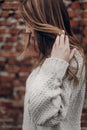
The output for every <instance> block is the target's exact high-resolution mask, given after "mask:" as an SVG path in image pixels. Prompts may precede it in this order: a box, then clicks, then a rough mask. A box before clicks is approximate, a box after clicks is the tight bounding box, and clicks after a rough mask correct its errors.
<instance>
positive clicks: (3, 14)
mask: <svg viewBox="0 0 87 130" xmlns="http://www.w3.org/2000/svg"><path fill="white" fill-rule="evenodd" d="M1 16H2V17H5V18H6V17H8V16H9V12H8V11H3V12H2V14H1Z"/></svg>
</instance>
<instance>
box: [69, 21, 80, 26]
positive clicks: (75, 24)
mask: <svg viewBox="0 0 87 130" xmlns="http://www.w3.org/2000/svg"><path fill="white" fill-rule="evenodd" d="M70 24H71V27H77V26H78V25H79V21H70Z"/></svg>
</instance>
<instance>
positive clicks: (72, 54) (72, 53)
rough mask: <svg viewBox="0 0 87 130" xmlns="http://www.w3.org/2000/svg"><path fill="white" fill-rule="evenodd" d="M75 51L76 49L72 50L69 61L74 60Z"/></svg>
mask: <svg viewBox="0 0 87 130" xmlns="http://www.w3.org/2000/svg"><path fill="white" fill-rule="evenodd" d="M75 51H76V48H74V49H72V50H71V53H70V56H69V60H71V59H72V58H73V56H74V53H75Z"/></svg>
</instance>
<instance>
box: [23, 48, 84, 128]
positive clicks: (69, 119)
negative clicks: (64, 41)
mask: <svg viewBox="0 0 87 130" xmlns="http://www.w3.org/2000/svg"><path fill="white" fill-rule="evenodd" d="M75 57H76V59H77V60H78V63H79V66H78V67H79V70H78V73H77V77H78V79H79V84H78V86H75V85H74V84H73V80H70V79H69V75H67V76H66V73H67V69H68V67H69V64H70V65H72V66H73V67H75V68H76V67H77V63H76V61H75V59H74V58H73V59H72V60H71V61H70V63H68V62H66V61H65V60H63V59H60V58H56V57H49V58H46V59H45V61H44V63H43V64H42V66H41V67H40V66H38V67H37V68H35V69H34V70H33V71H32V72H31V74H30V75H29V77H28V79H27V80H26V93H25V99H24V116H23V125H22V130H81V114H82V108H83V103H84V97H85V86H86V83H85V81H84V79H85V67H84V68H83V71H82V72H81V69H82V64H83V58H82V56H81V55H80V53H79V51H78V50H76V52H75Z"/></svg>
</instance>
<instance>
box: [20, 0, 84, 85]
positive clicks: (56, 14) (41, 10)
mask: <svg viewBox="0 0 87 130" xmlns="http://www.w3.org/2000/svg"><path fill="white" fill-rule="evenodd" d="M20 9H21V14H22V16H23V18H24V20H25V22H26V23H27V25H28V26H29V27H31V28H32V29H33V30H34V33H35V36H36V39H37V44H38V49H39V60H38V62H37V63H35V66H34V68H35V67H37V66H38V65H42V63H43V62H44V60H45V58H46V57H47V56H48V55H49V54H50V53H51V50H52V46H53V44H54V41H55V39H56V36H57V35H60V34H62V33H63V31H62V30H64V31H65V34H66V35H68V37H69V41H70V48H71V49H72V48H74V47H75V48H76V49H78V50H79V51H80V53H81V54H82V56H83V59H84V63H83V66H84V65H85V55H84V50H83V48H82V47H81V46H80V43H79V41H78V40H77V39H76V36H75V35H74V33H73V31H72V29H71V26H70V21H69V16H68V12H67V10H66V7H65V5H64V3H63V0H22V1H21V6H20ZM29 44H30V35H29V42H28V44H27V47H29ZM74 58H75V60H76V57H75V56H74ZM76 61H77V60H76ZM77 65H78V61H77ZM77 71H78V67H77V69H76V71H75V73H74V72H73V71H72V67H71V66H69V67H68V70H67V73H68V74H69V75H70V77H71V78H73V79H74V83H76V84H78V83H79V80H78V78H77V77H76V73H77Z"/></svg>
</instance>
